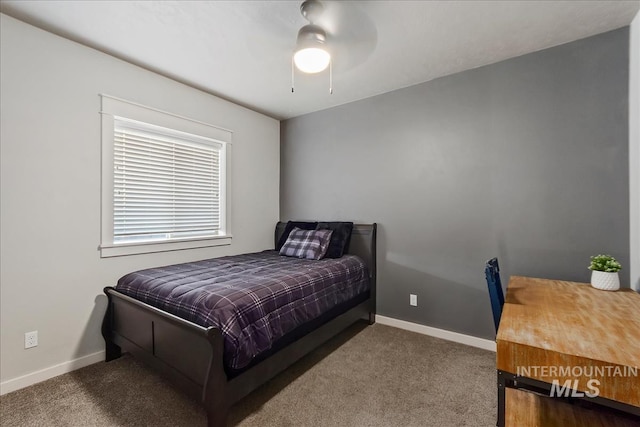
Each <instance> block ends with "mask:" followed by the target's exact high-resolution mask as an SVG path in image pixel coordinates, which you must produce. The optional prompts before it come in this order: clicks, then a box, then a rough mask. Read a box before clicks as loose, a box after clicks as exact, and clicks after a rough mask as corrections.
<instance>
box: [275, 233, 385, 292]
mask: <svg viewBox="0 0 640 427" xmlns="http://www.w3.org/2000/svg"><path fill="white" fill-rule="evenodd" d="M286 225H287V223H286V222H278V224H276V232H275V244H276V245H277V244H278V241H279V240H280V236H282V233H284V228H285V227H286ZM377 228H378V225H377V224H376V223H375V222H374V223H372V224H354V225H353V232H352V233H351V242H350V243H349V251H348V252H347V253H350V254H351V255H357V256H359V257H360V258H362V260H363V261H364V262H365V264H367V267H368V268H369V275H370V276H371V288H372V289H373V290H374V292H375V286H376V231H377Z"/></svg>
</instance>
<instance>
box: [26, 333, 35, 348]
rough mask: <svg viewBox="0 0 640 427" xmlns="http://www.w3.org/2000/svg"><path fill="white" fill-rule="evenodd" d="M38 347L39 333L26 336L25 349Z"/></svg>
mask: <svg viewBox="0 0 640 427" xmlns="http://www.w3.org/2000/svg"><path fill="white" fill-rule="evenodd" d="M37 345H38V331H32V332H27V333H25V334H24V348H31V347H36V346H37Z"/></svg>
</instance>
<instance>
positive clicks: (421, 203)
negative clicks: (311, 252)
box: [280, 28, 629, 338]
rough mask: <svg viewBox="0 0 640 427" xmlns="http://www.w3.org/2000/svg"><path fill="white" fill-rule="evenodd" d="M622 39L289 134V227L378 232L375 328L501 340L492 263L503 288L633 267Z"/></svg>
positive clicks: (511, 65) (608, 37)
mask: <svg viewBox="0 0 640 427" xmlns="http://www.w3.org/2000/svg"><path fill="white" fill-rule="evenodd" d="M628 39H629V30H628V28H623V29H620V30H616V31H612V32H609V33H605V34H600V35H597V36H594V37H591V38H588V39H583V40H579V41H576V42H573V43H569V44H566V45H562V46H557V47H554V48H551V49H547V50H544V51H540V52H536V53H533V54H529V55H524V56H521V57H518V58H514V59H510V60H507V61H504V62H500V63H497V64H493V65H489V66H485V67H482V68H477V69H474V70H470V71H465V72H462V73H459V74H455V75H451V76H447V77H443V78H440V79H436V80H433V81H430V82H427V83H423V84H420V85H416V86H413V87H409V88H405V89H402V90H398V91H394V92H390V93H387V94H383V95H380V96H376V97H373V98H368V99H365V100H362V101H358V102H354V103H350V104H346V105H343V106H340V107H336V108H332V109H328V110H325V111H321V112H317V113H313V114H309V115H305V116H300V117H297V118H294V119H290V120H287V121H285V122H282V124H281V180H280V182H281V184H280V185H281V188H280V194H281V202H280V209H281V211H280V212H281V218H282V219H283V220H286V219H311V218H318V219H342V220H355V221H362V222H372V221H375V222H378V224H379V226H380V229H379V231H380V232H379V240H378V245H379V255H378V267H379V276H378V277H379V291H378V313H379V314H382V315H385V316H390V317H394V318H398V319H402V320H408V321H411V322H416V323H420V324H425V325H429V326H433V327H437V328H443V329H447V330H452V331H456V332H461V333H465V334H469V335H474V336H479V337H486V338H492V337H494V334H495V333H494V330H493V323H492V320H491V315H490V304H489V298H488V295H487V291H486V283H485V281H484V275H483V266H484V261H485V260H487V259H488V258H491V257H493V256H498V257H499V260H500V264H501V267H502V277H503V281H504V284H505V286H506V282H507V281H508V278H509V275H512V274H513V275H529V276H538V277H550V278H559V279H567V280H578V281H589V274H590V273H589V271H588V270H587V268H586V267H587V265H588V260H589V255H592V254H596V253H600V252H606V253H611V254H612V255H614V256H616V257H617V258H618V259H619V260H620V261H621V262H622V264H623V266H628V265H629V194H628V191H629V181H628V176H629V165H628V152H629V147H628V77H629V74H628V56H629V53H628V49H629V41H628ZM336 90H340V88H336ZM621 279H622V282H623V284H624V285H626V286H628V283H629V273H628V269H626V270H623V271H622V274H621ZM410 293H415V294H417V295H418V307H410V306H409V294H410Z"/></svg>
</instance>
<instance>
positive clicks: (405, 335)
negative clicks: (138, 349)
mask: <svg viewBox="0 0 640 427" xmlns="http://www.w3.org/2000/svg"><path fill="white" fill-rule="evenodd" d="M495 416H496V387H495V354H494V353H491V352H489V351H485V350H480V349H476V348H473V347H467V346H464V345H461V344H456V343H451V342H448V341H443V340H439V339H436V338H431V337H427V336H423V335H419V334H415V333H412V332H407V331H403V330H400V329H395V328H390V327H387V326H382V325H373V326H364V325H363V324H358V325H354V326H353V327H351V328H350V329H348V330H347V331H345V332H344V333H342V334H341V335H339V336H337V337H336V338H334V339H333V340H331V341H330V342H328V343H327V344H326V345H324V346H323V347H321V348H320V349H318V350H316V351H315V352H313V353H311V354H310V355H308V356H307V357H305V358H304V359H302V360H301V361H299V362H298V363H297V364H295V365H293V366H292V367H291V368H289V369H288V370H286V371H285V372H283V373H282V374H281V375H279V376H278V377H276V378H275V379H273V380H272V381H270V382H269V383H267V384H265V385H264V386H262V387H261V388H259V389H258V390H256V391H255V392H253V393H252V394H250V395H249V396H247V397H246V398H245V399H244V400H242V401H241V402H239V403H238V404H237V405H235V406H234V407H233V409H232V412H231V415H230V419H229V425H231V426H241V427H250V426H256V427H257V426H260V427H265V426H296V427H298V426H340V427H345V426H371V427H376V426H421V427H424V426H437V427H446V426H473V427H481V426H494V425H495ZM0 424H1V425H2V426H3V427H9V426H205V425H206V417H205V413H204V410H202V409H201V408H200V407H199V406H198V404H197V403H196V402H194V401H192V400H190V399H188V398H186V397H184V396H183V395H182V394H181V393H180V392H178V391H176V390H174V389H173V388H172V387H171V386H170V385H169V384H168V383H166V382H165V381H164V380H163V379H161V378H160V377H158V376H157V375H155V374H154V373H152V372H151V371H149V370H148V369H147V368H145V367H144V366H142V365H141V364H139V363H138V362H136V361H135V360H134V359H132V358H131V357H128V356H124V357H122V358H120V359H118V360H116V361H113V362H109V363H98V364H95V365H92V366H88V367H86V368H83V369H80V370H77V371H74V372H71V373H68V374H65V375H61V376H59V377H56V378H53V379H51V380H48V381H45V382H43V383H40V384H36V385H34V386H31V387H28V388H26V389H22V390H18V391H16V392H13V393H9V394H6V395H4V396H2V397H0Z"/></svg>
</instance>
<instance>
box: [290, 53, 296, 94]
mask: <svg viewBox="0 0 640 427" xmlns="http://www.w3.org/2000/svg"><path fill="white" fill-rule="evenodd" d="M294 75H295V70H294V66H293V57H292V58H291V93H293V92H294V90H293V87H294V80H293V77H294Z"/></svg>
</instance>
